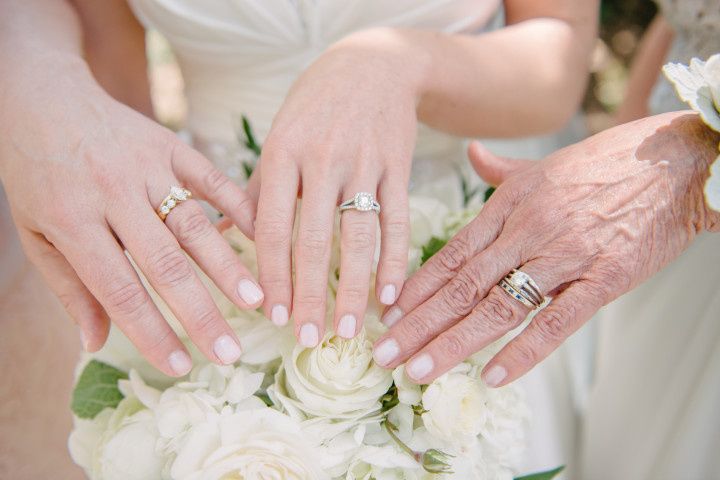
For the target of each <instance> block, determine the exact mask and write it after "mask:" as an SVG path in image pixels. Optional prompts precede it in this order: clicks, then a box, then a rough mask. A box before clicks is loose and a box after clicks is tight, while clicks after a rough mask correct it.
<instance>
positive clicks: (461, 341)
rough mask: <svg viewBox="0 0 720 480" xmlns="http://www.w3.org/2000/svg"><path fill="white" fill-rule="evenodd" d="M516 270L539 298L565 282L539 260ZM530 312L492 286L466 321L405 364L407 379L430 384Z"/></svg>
mask: <svg viewBox="0 0 720 480" xmlns="http://www.w3.org/2000/svg"><path fill="white" fill-rule="evenodd" d="M520 270H521V271H522V272H524V273H526V274H528V275H529V276H530V278H532V279H533V280H534V281H535V282H536V283H537V285H538V287H539V290H540V292H541V293H542V294H543V295H547V294H548V293H549V292H551V291H552V290H554V289H555V288H557V287H558V286H559V285H561V284H563V283H565V282H567V281H568V280H569V279H568V278H564V276H563V275H562V274H559V273H558V271H557V270H551V269H549V268H547V264H546V263H544V262H543V261H541V260H533V261H530V262H528V263H526V264H525V265H523V266H522V267H521V268H520ZM531 311H532V307H529V306H526V305H525V304H524V303H522V302H521V301H520V300H519V299H517V298H515V297H514V296H512V294H511V293H508V292H507V291H505V290H503V288H502V287H501V286H499V285H495V286H493V287H492V288H491V289H490V291H489V292H488V294H487V296H486V297H485V298H484V299H483V300H481V301H480V302H479V303H478V304H477V305H476V306H475V308H474V309H473V310H472V312H471V313H470V314H469V315H468V316H467V317H465V318H464V319H462V320H461V321H460V322H458V323H457V324H456V325H454V326H453V327H451V328H449V329H448V330H446V331H444V332H443V333H441V334H440V335H438V336H437V337H436V338H435V339H434V340H433V341H431V342H430V343H429V344H427V345H426V346H425V347H424V348H422V349H421V350H420V351H419V352H418V353H416V354H415V355H414V356H413V357H412V358H411V359H410V360H409V361H408V363H407V367H406V371H407V374H408V376H409V377H410V378H411V379H412V380H413V381H415V382H417V383H429V382H431V381H432V380H433V379H435V378H436V377H438V376H439V375H442V374H443V373H445V372H446V371H448V370H450V369H451V368H452V367H454V366H455V365H457V364H459V363H460V362H462V361H464V360H465V359H466V358H468V357H469V356H471V355H472V354H474V353H476V352H478V351H480V350H481V349H482V348H484V347H486V346H487V345H489V344H490V343H492V342H494V341H496V340H498V339H499V338H501V337H502V336H503V335H505V334H506V333H508V332H509V331H510V330H512V329H513V328H515V327H517V326H518V325H520V324H521V323H522V322H523V320H525V318H527V316H528V314H529V313H530V312H531ZM500 375H503V376H504V374H503V372H501V371H494V372H486V377H485V378H486V379H487V380H488V381H494V380H495V378H494V377H497V376H500Z"/></svg>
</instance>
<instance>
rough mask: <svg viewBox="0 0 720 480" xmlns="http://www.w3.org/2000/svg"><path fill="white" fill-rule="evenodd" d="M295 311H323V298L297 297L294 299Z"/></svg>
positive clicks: (312, 296) (314, 295)
mask: <svg viewBox="0 0 720 480" xmlns="http://www.w3.org/2000/svg"><path fill="white" fill-rule="evenodd" d="M294 309H295V310H298V309H299V310H301V311H303V310H304V311H309V312H315V311H319V310H323V311H324V309H325V297H323V296H320V295H317V294H308V295H297V296H296V298H295V308H294Z"/></svg>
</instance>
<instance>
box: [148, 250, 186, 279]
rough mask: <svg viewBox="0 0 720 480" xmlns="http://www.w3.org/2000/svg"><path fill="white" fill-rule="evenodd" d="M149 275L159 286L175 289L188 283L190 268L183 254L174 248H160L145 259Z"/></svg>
mask: <svg viewBox="0 0 720 480" xmlns="http://www.w3.org/2000/svg"><path fill="white" fill-rule="evenodd" d="M147 265H148V269H149V272H150V274H151V275H152V276H153V278H154V279H155V281H156V282H158V283H159V284H160V285H161V286H167V287H175V286H177V285H180V284H182V283H184V282H186V281H188V280H189V279H190V278H191V277H192V275H193V271H192V267H191V266H190V262H188V259H187V258H186V257H185V254H184V253H183V252H182V251H181V250H179V249H177V248H175V247H174V246H166V247H161V248H160V249H158V250H156V251H154V252H152V253H151V254H150V256H149V257H148V259H147Z"/></svg>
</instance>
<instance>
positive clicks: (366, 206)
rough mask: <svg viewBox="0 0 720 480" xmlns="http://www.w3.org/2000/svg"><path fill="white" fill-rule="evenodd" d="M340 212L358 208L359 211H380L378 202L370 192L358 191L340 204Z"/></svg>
mask: <svg viewBox="0 0 720 480" xmlns="http://www.w3.org/2000/svg"><path fill="white" fill-rule="evenodd" d="M339 208H340V212H344V211H345V210H358V211H361V212H369V211H373V212H375V213H380V204H379V203H378V202H377V200H375V197H374V196H373V194H372V193H368V192H358V193H356V194H355V196H354V197H353V198H351V199H349V200H345V201H344V202H342V203H341V204H340V207H339Z"/></svg>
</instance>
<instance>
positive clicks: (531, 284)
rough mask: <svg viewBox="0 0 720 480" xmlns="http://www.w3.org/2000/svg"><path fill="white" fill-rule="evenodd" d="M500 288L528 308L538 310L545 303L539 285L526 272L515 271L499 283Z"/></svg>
mask: <svg viewBox="0 0 720 480" xmlns="http://www.w3.org/2000/svg"><path fill="white" fill-rule="evenodd" d="M498 285H500V288H502V289H503V290H505V292H506V293H507V294H508V295H510V296H511V297H513V298H514V299H515V300H517V301H519V302H520V303H522V304H523V305H525V306H526V307H528V308H531V309H533V310H534V309H536V308H538V307H539V306H540V305H542V304H543V302H544V301H545V297H544V296H543V294H542V293H540V288H539V287H538V286H537V283H535V281H534V280H533V279H532V278H530V275H528V274H527V273H525V272H522V271H520V270H518V269H513V270H512V271H511V272H510V273H508V274H507V275H505V278H503V279H502V280H500V282H498Z"/></svg>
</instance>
